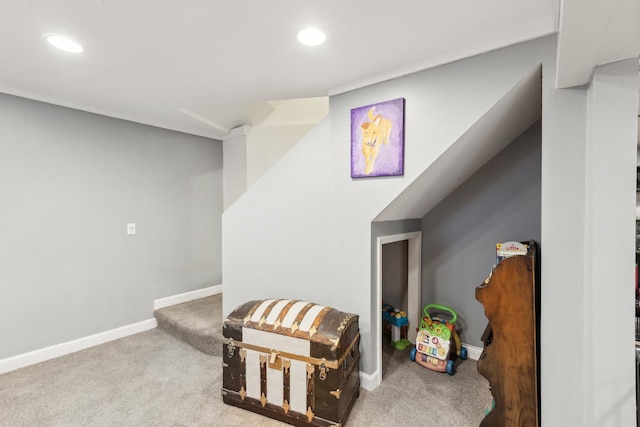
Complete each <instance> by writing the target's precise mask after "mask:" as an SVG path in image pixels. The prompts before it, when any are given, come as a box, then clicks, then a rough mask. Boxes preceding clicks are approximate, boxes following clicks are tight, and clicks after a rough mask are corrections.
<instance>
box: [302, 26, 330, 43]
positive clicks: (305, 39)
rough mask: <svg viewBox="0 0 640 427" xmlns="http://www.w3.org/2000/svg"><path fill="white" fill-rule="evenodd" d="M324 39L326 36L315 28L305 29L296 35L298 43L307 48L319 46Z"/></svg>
mask: <svg viewBox="0 0 640 427" xmlns="http://www.w3.org/2000/svg"><path fill="white" fill-rule="evenodd" d="M326 39H327V36H326V34H325V33H324V32H322V31H320V30H318V29H317V28H305V29H304V30H302V31H300V32H299V33H298V40H299V41H300V43H302V44H304V45H307V46H318V45H321V44H322V43H324V41H325V40H326Z"/></svg>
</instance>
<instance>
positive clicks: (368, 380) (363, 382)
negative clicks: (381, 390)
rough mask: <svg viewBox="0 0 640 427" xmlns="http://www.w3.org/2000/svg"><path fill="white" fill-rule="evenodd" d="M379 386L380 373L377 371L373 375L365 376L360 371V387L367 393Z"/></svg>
mask: <svg viewBox="0 0 640 427" xmlns="http://www.w3.org/2000/svg"><path fill="white" fill-rule="evenodd" d="M379 385H380V373H379V371H376V372H374V373H373V374H365V373H364V372H362V371H360V386H361V387H362V388H364V389H365V390H367V391H372V390H374V389H375V388H376V387H378V386H379Z"/></svg>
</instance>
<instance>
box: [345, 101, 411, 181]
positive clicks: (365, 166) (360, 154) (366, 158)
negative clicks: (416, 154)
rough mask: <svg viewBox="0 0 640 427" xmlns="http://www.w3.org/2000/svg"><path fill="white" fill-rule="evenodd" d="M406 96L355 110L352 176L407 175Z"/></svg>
mask: <svg viewBox="0 0 640 427" xmlns="http://www.w3.org/2000/svg"><path fill="white" fill-rule="evenodd" d="M404 104H405V100H404V98H397V99H392V100H390V101H385V102H379V103H377V104H371V105H365V106H363V107H358V108H354V109H352V110H351V178H369V177H380V176H401V175H404Z"/></svg>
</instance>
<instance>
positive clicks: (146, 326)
mask: <svg viewBox="0 0 640 427" xmlns="http://www.w3.org/2000/svg"><path fill="white" fill-rule="evenodd" d="M157 326H158V324H157V322H156V319H148V320H143V321H142V322H138V323H132V324H130V325H125V326H122V327H120V328H116V329H111V330H109V331H105V332H100V333H97V334H94V335H89V336H88V337H84V338H78V339H76V340H73V341H68V342H65V343H62V344H56V345H52V346H50V347H45V348H42V349H40V350H35V351H31V352H29V353H24V354H19V355H17V356H12V357H8V358H6V359H0V374H4V373H7V372H11V371H15V370H16V369H20V368H24V367H25V366H30V365H35V364H36V363H40V362H44V361H46V360H50V359H55V358H56V357H60V356H65V355H67V354H70V353H75V352H76V351H80V350H84V349H86V348H89V347H93V346H96V345H99V344H104V343H106V342H109V341H113V340H117V339H119V338H124V337H127V336H129V335H134V334H137V333H140V332H144V331H148V330H150V329H154V328H156V327H157Z"/></svg>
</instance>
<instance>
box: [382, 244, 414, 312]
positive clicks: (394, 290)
mask: <svg viewBox="0 0 640 427" xmlns="http://www.w3.org/2000/svg"><path fill="white" fill-rule="evenodd" d="M408 262H409V245H408V241H407V240H401V241H399V242H393V243H386V244H384V245H382V302H383V303H385V304H389V305H391V306H392V307H395V308H397V309H400V310H404V311H407V309H408V297H409V292H408V291H409V289H408V284H407V280H408V278H409V274H408V273H409V272H408V271H407V268H408Z"/></svg>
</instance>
